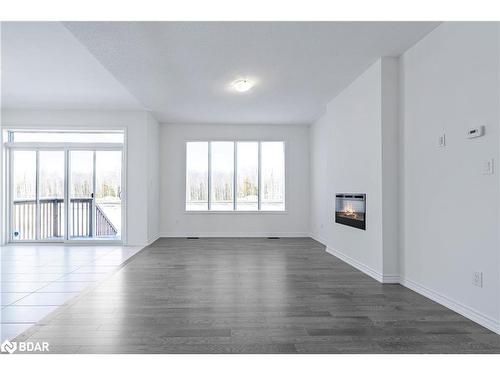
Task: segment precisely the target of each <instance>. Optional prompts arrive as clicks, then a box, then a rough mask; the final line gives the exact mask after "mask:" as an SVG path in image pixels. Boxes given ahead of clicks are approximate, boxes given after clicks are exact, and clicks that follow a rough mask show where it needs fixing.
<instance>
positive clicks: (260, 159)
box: [186, 141, 285, 211]
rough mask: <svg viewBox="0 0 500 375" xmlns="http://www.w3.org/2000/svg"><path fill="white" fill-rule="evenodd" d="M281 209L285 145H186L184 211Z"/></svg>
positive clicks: (275, 143) (241, 143)
mask: <svg viewBox="0 0 500 375" xmlns="http://www.w3.org/2000/svg"><path fill="white" fill-rule="evenodd" d="M284 210H285V146H284V142H277V141H275V142H253V141H241V142H228V141H213V142H186V211H284Z"/></svg>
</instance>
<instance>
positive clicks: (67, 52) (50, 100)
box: [1, 22, 142, 109]
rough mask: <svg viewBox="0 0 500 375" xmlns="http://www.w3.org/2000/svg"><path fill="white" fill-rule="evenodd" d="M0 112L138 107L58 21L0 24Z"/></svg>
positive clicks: (119, 84) (129, 95)
mask: <svg viewBox="0 0 500 375" xmlns="http://www.w3.org/2000/svg"><path fill="white" fill-rule="evenodd" d="M1 46H2V65H1V66H2V87H1V88H2V108H34V109H38V108H49V109H67V108H86V109H87V108H92V109H141V108H142V106H141V105H140V104H139V102H138V101H137V99H136V98H135V97H134V96H133V95H132V94H130V93H129V92H128V91H127V90H126V89H125V87H124V86H123V85H122V84H121V83H119V82H118V81H117V80H116V78H115V77H114V76H113V75H111V74H110V73H109V72H108V71H107V70H106V69H105V68H104V67H103V66H102V64H100V63H99V62H98V61H97V60H96V59H95V57H94V56H92V54H90V53H89V51H88V50H87V49H86V48H85V47H84V46H83V45H81V43H79V42H78V41H77V40H76V39H75V37H74V36H73V35H72V34H71V33H70V32H69V31H68V30H67V29H66V28H65V27H64V26H63V25H62V24H61V23H59V22H16V23H12V22H2V43H1Z"/></svg>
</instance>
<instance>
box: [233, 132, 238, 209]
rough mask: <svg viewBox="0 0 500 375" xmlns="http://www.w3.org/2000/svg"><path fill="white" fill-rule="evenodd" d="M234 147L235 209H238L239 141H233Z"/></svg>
mask: <svg viewBox="0 0 500 375" xmlns="http://www.w3.org/2000/svg"><path fill="white" fill-rule="evenodd" d="M233 145H234V146H233V148H234V162H233V211H236V195H237V188H238V187H237V183H238V180H237V178H238V142H234V143H233Z"/></svg>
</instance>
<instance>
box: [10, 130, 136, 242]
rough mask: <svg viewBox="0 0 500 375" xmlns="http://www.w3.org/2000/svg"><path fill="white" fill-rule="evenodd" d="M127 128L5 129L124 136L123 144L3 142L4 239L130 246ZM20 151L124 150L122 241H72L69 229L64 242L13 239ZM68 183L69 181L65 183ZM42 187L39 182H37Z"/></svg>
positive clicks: (59, 240) (99, 239)
mask: <svg viewBox="0 0 500 375" xmlns="http://www.w3.org/2000/svg"><path fill="white" fill-rule="evenodd" d="M127 130H128V129H127V128H126V127H117V126H110V127H109V128H108V127H105V128H104V127H95V128H94V127H90V128H85V129H84V128H80V127H74V126H71V127H64V126H54V127H36V130H33V127H32V126H19V125H18V126H9V127H7V128H6V129H2V134H4V133H7V134H9V132H11V131H12V132H31V131H34V132H46V131H47V132H48V131H54V132H57V133H80V132H82V133H84V132H87V133H89V132H90V133H113V132H121V133H123V143H104V142H103V143H74V142H15V141H10V140H9V139H2V142H3V146H4V148H5V152H4V156H5V157H6V161H4V165H5V166H6V169H7V170H5V171H4V177H5V178H6V180H7V182H8V183H7V189H6V192H5V194H4V197H2V200H3V202H4V206H5V207H7V210H6V211H7V212H6V220H5V223H4V225H3V227H2V228H1V229H2V233H3V235H2V239H3V240H4V242H5V243H36V244H44V243H47V244H55V243H59V244H64V245H67V244H71V245H90V244H92V245H124V244H127V243H128V227H127V224H128V217H127V207H128V196H127V192H128V178H127V170H128V158H127V156H128V155H127V154H128V152H127V150H128V147H127V145H128V139H127V137H128V132H127ZM16 149H25V150H33V151H36V150H61V151H64V152H65V154H66V153H67V152H68V151H70V150H90V151H112V150H116V151H121V152H122V194H123V196H122V207H121V209H122V220H121V227H122V233H121V238H120V239H119V240H115V239H104V238H102V239H101V238H92V239H78V240H72V239H69V237H68V236H67V228H66V231H65V237H64V239H57V240H52V239H51V240H44V239H38V240H15V239H13V238H12V233H11V228H12V222H11V220H12V201H11V198H12V189H13V181H12V174H11V171H12V165H11V162H12V156H11V150H16ZM67 158H68V157H67V156H66V155H65V173H68V171H67V167H68V165H67V160H68V159H67ZM65 184H67V181H66V182H65ZM37 186H38V183H37ZM65 189H66V194H65V199H66V198H67V193H68V191H67V189H68V186H66V187H65Z"/></svg>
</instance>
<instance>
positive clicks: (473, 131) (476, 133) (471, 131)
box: [467, 125, 484, 138]
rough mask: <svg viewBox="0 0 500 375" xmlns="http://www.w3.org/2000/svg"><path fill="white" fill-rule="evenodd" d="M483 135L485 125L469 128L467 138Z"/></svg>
mask: <svg viewBox="0 0 500 375" xmlns="http://www.w3.org/2000/svg"><path fill="white" fill-rule="evenodd" d="M483 135H484V125H481V126H478V127H477V128H471V129H468V130H467V138H477V137H482V136H483Z"/></svg>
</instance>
